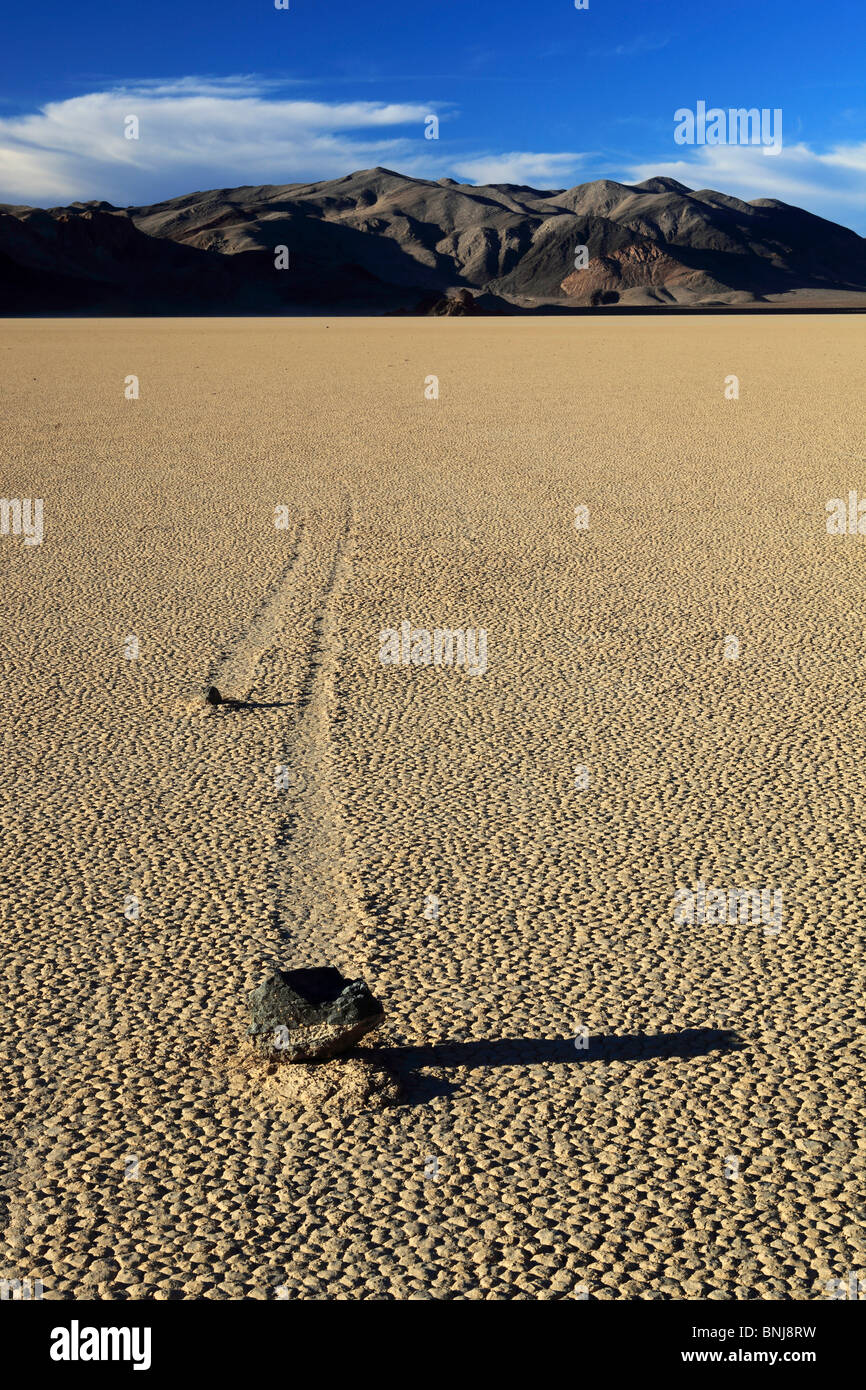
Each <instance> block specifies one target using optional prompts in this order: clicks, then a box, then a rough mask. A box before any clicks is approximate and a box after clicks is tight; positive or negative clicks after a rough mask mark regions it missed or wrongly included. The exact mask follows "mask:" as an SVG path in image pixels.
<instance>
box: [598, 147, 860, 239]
mask: <svg viewBox="0 0 866 1390" xmlns="http://www.w3.org/2000/svg"><path fill="white" fill-rule="evenodd" d="M654 174H658V175H663V176H668V177H670V178H674V179H679V181H680V183H684V184H687V185H688V187H689V188H696V189H697V188H713V189H715V190H716V191H718V192H722V193H731V194H733V195H734V196H735V197H738V198H743V199H745V200H746V201H747V202H748V201H751V200H752V199H753V198H778V199H779V201H780V202H784V203H795V204H796V205H797V206H799V207H804V208H807V209H808V210H809V211H810V212H817V213H819V214H820V216H822V217H826V218H829V219H830V220H831V221H834V222H841V223H842V225H843V226H848V227H853V228H854V230H855V231H857V232H859V233H860V235H861V236H862V235H864V233H866V194H864V175H866V141H863V142H860V143H857V144H837V145H835V146H833V148H832V149H829V150H827V151H826V152H825V153H819V152H818V151H816V150H813V149H811V148H810V146H809V145H807V144H804V143H801V144H796V145H785V146H784V147H783V148H782V150H781V151H780V153H779V154H778V155H774V157H773V158H772V159H767V158H766V156H765V155H764V153H763V151H762V149H761V148H760V147H759V146H753V145H700V146H696V147H695V151H694V154H690V155H689V157H688V158H687V159H673V160H671V159H655V160H652V161H644V162H642V163H640V164H635V165H632V166H631V167H630V168H629V169H628V171H627V173H626V174H625V175H624V177H625V179H626V181H627V182H629V183H638V182H640V181H641V180H642V179H647V178H651V177H652V176H653V175H654Z"/></svg>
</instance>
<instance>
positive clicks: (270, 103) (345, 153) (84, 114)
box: [0, 76, 447, 206]
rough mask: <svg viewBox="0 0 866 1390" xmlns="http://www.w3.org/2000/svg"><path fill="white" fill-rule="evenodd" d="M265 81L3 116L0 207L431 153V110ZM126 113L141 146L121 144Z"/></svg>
mask: <svg viewBox="0 0 866 1390" xmlns="http://www.w3.org/2000/svg"><path fill="white" fill-rule="evenodd" d="M267 85H268V84H266V83H262V82H261V81H260V80H259V79H255V78H245V77H242V76H241V77H235V78H227V79H207V78H205V79H196V78H181V79H176V80H173V81H170V82H169V81H146V82H138V83H136V84H134V85H131V86H128V87H119V88H115V89H113V90H111V91H107V92H91V93H88V94H87V95H85V96H79V97H73V98H71V99H69V100H67V101H59V102H49V103H48V104H47V105H45V106H43V107H42V108H41V109H40V110H39V111H38V112H35V113H33V114H32V115H25V116H16V117H11V118H10V117H3V118H0V201H2V202H16V203H18V202H25V203H29V202H32V203H39V204H51V203H55V204H56V203H65V202H69V201H72V200H76V199H81V200H87V199H90V198H104V199H106V200H107V201H109V202H113V203H116V204H119V205H121V206H122V205H125V204H131V203H145V202H152V201H155V200H158V199H162V198H169V197H173V196H175V195H176V194H179V193H187V192H190V191H192V190H194V189H196V188H209V187H211V188H212V187H215V186H216V187H225V186H231V185H233V184H244V183H253V184H255V183H292V182H304V181H309V180H314V179H322V178H333V177H337V176H341V175H343V174H346V173H348V172H349V171H351V170H353V169H359V168H365V167H367V166H369V165H375V164H393V163H394V162H395V161H400V162H401V163H402V164H403V165H404V166H405V165H406V163H407V162H410V163H411V162H412V161H414V160H417V159H418V158H419V157H421V158H423V155H424V154H425V153H427V151H429V148H430V146H429V144H428V143H426V142H425V141H424V120H425V117H426V116H427V115H429V114H431V110H432V111H434V112H435V111H436V108H435V107H433V108H431V106H430V105H429V104H427V105H420V104H416V103H411V104H410V103H386V102H375V101H352V102H319V101H301V100H287V99H279V98H271V99H268V100H266V99H265V97H264V96H263V91H264V88H265V87H266V86H267ZM443 114H447V113H443V112H442V111H441V109H440V110H439V115H440V117H441V116H442V115H443ZM130 115H134V116H137V117H138V121H139V134H140V138H139V139H138V140H127V139H126V138H125V137H124V121H125V118H126V117H127V116H130ZM401 127H403V128H404V129H403V130H402V131H400V128H401ZM407 127H408V129H406V128H407Z"/></svg>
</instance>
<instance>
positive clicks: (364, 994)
mask: <svg viewBox="0 0 866 1390" xmlns="http://www.w3.org/2000/svg"><path fill="white" fill-rule="evenodd" d="M250 1014H251V1020H252V1021H251V1027H250V1030H249V1036H250V1039H251V1041H252V1044H253V1047H255V1048H256V1050H257V1051H258V1052H262V1053H264V1054H265V1055H266V1056H270V1057H274V1058H279V1059H282V1060H283V1061H288V1062H308V1061H313V1060H314V1059H316V1058H325V1057H335V1056H336V1055H337V1054H338V1053H340V1052H345V1051H346V1050H347V1048H350V1047H352V1046H353V1045H354V1044H355V1043H356V1042H358V1040H359V1039H360V1038H363V1037H364V1035H365V1033H370V1032H372V1030H373V1029H374V1028H378V1027H379V1025H380V1024H381V1022H382V1021H383V1019H384V1017H385V1012H384V1009H383V1008H382V1005H381V1004H380V1003H379V1002H378V1000H376V999H374V998H373V996H372V994H371V993H370V991H369V989H368V988H367V986H366V985H365V984H364V981H363V980H348V979H346V978H345V976H343V975H341V974H340V972H339V970H334V969H333V968H332V967H331V966H320V967H316V968H313V969H308V970H277V971H275V972H274V974H273V975H271V976H270V977H269V978H268V979H267V980H265V982H264V984H261V985H259V987H258V989H255V990H253V992H252V994H251V995H250Z"/></svg>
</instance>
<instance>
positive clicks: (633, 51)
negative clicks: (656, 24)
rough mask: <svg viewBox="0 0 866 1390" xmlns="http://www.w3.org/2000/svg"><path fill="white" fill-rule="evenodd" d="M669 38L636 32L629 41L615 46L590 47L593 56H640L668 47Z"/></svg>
mask: <svg viewBox="0 0 866 1390" xmlns="http://www.w3.org/2000/svg"><path fill="white" fill-rule="evenodd" d="M669 43H670V39H669V38H664V39H661V38H653V37H652V36H651V35H649V34H636V35H635V37H634V38H633V39H629V41H628V43H618V44H617V45H616V47H615V48H593V49H590V54H589V56H590V57H591V58H638V57H640V55H641V54H642V53H658V52H659V50H660V49H662V48H667V46H668V44H669Z"/></svg>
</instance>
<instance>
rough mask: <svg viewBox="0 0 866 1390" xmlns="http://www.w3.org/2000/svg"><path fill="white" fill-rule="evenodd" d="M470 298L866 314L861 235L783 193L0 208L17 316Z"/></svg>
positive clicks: (608, 188) (261, 189)
mask: <svg viewBox="0 0 866 1390" xmlns="http://www.w3.org/2000/svg"><path fill="white" fill-rule="evenodd" d="M580 246H585V247H586V248H587V255H588V262H589V263H588V265H587V266H586V267H585V268H583V267H582V266H581V268H575V257H576V251H577V248H578V247H580ZM280 247H285V248H286V253H280V252H279V250H278V248H280ZM280 259H282V261H283V262H285V260H286V259H288V266H287V267H285V268H279V269H278V268H277V263H278V262H279V261H280ZM578 263H579V262H578ZM459 290H470V291H473V292H474V293H475V294H476V295H478V296H479V297H480V298H479V300H478V306H479V307H482V306H488V307H492V308H498V309H500V310H503V311H506V312H507V311H509V310H511V309H515V310H531V309H535V308H551V307H559V308H580V307H585V306H587V305H592V304H597V303H621V304H626V305H628V304H653V303H656V304H665V303H667V304H694V305H701V304H710V303H715V304H719V303H723V304H739V303H745V304H747V303H751V302H760V301H762V300H765V299H767V298H768V297H770V298H772V299H773V300H781V301H782V302H789V301H790V302H797V300H798V298H799V297H804V298H811V299H812V300H813V301H814V300H818V301H821V300H822V299H823V300H824V301H827V302H833V301H834V299H835V300H836V301H838V302H843V301H844V300H845V299H846V298H847V299H848V300H852V299H853V300H854V302H859V297H860V296H863V302H864V303H866V240H864V238H862V237H859V236H858V235H857V234H856V233H855V232H852V231H849V230H847V229H846V228H844V227H839V226H837V225H836V224H835V223H832V222H827V221H825V220H824V219H823V218H820V217H816V216H814V215H813V214H811V213H808V212H805V211H803V210H802V209H799V208H795V207H791V206H789V205H787V204H785V203H781V202H779V201H777V200H775V199H767V198H759V199H755V200H754V201H753V202H750V203H747V202H743V201H742V200H741V199H739V198H734V197H730V196H728V195H726V194H723V193H718V192H714V191H713V190H710V189H701V190H699V191H697V192H695V191H693V190H691V189H689V188H686V187H685V185H684V184H681V183H678V182H677V181H676V180H675V179H669V178H653V179H646V180H645V181H644V182H643V183H640V184H634V185H629V184H620V183H616V182H614V181H612V180H610V179H600V180H596V181H595V182H592V183H585V184H580V185H578V186H577V187H575V188H571V189H562V190H540V189H534V188H528V187H524V186H521V185H516V184H496V185H490V186H486V187H485V186H480V187H477V186H473V185H469V184H457V183H455V182H454V180H452V179H439V180H438V181H435V182H434V181H431V180H427V179H415V178H410V177H409V176H407V175H404V174H399V173H395V172H393V171H391V170H388V169H368V170H362V171H360V172H357V173H354V174H348V175H346V176H345V177H344V178H341V179H332V180H327V181H325V182H320V183H311V184H285V185H279V186H278V185H258V186H254V185H249V186H245V187H241V188H231V189H212V190H209V191H206V192H198V193H191V194H187V195H185V196H183V197H179V198H173V199H169V200H168V201H166V202H163V203H158V204H154V205H152V206H150V207H132V208H127V209H116V208H112V207H111V206H110V205H109V204H107V203H74V204H72V205H71V206H70V207H68V208H53V209H50V210H47V211H43V210H41V209H33V208H23V207H11V206H6V207H0V310H2V312H5V313H29V312H35V313H44V312H51V311H58V312H87V311H90V312H107V313H124V312H127V313H128V312H133V313H148V312H151V313H220V312H222V313H287V312H288V313H291V312H315V311H319V310H330V311H331V312H334V311H336V312H340V311H342V312H356V313H376V312H394V311H401V310H402V311H411V310H412V309H413V308H415V307H416V306H418V305H419V303H422V304H423V305H425V306H429V305H431V304H435V303H436V301H437V300H441V298H442V297H444V296H446V295H447V296H452V297H453V296H454V295H455V294H456V293H457V291H459ZM462 303H464V304H465V303H466V299H465V296H464V297H463V300H462ZM452 307H453V306H452ZM458 307H459V305H458Z"/></svg>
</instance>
